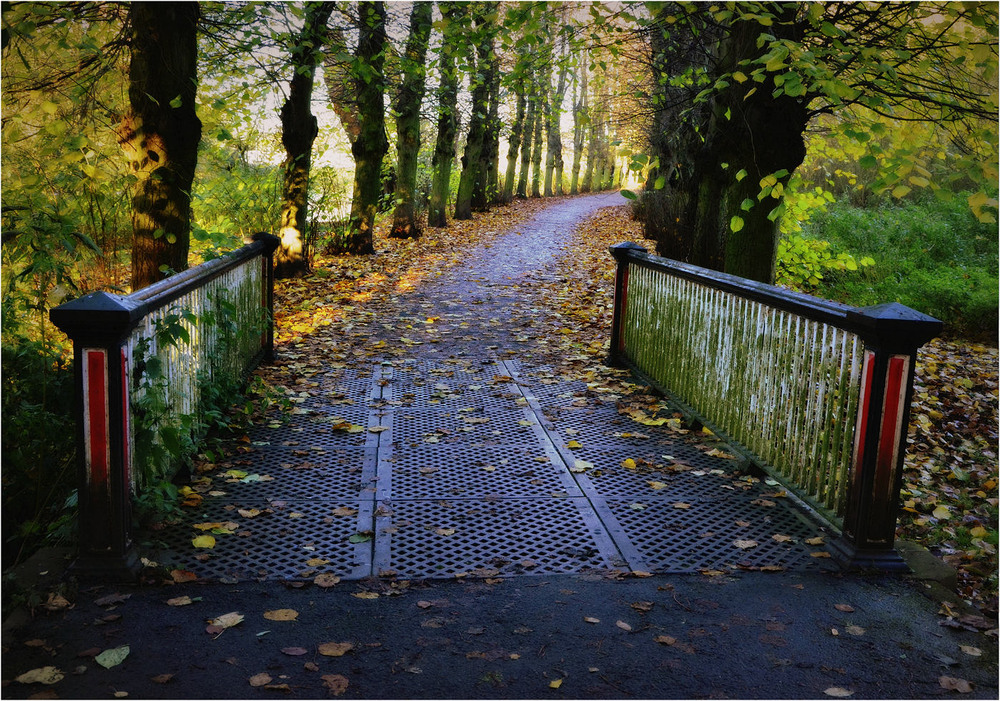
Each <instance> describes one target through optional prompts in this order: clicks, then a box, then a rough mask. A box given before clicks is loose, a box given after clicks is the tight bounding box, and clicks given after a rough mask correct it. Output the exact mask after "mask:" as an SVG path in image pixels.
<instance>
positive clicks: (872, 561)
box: [831, 302, 942, 570]
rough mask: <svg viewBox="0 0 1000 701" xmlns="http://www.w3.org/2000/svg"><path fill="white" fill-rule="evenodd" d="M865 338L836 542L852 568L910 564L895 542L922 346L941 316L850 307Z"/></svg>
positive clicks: (897, 567)
mask: <svg viewBox="0 0 1000 701" xmlns="http://www.w3.org/2000/svg"><path fill="white" fill-rule="evenodd" d="M848 318H849V320H851V321H853V322H855V323H857V324H858V325H859V326H860V327H861V328H862V331H861V336H862V339H863V340H864V343H865V358H864V366H863V368H862V378H861V397H860V401H859V402H858V416H857V423H856V426H855V436H854V441H855V443H854V459H853V462H852V465H851V471H850V477H849V479H848V482H849V483H848V491H847V505H846V510H845V514H844V523H843V529H842V535H841V537H840V539H839V540H837V541H835V542H834V543H831V545H832V549H833V551H834V554H835V555H836V556H837V557H838V559H839V560H840V561H841V564H844V565H847V566H849V567H862V568H876V569H882V570H905V569H906V564H905V563H904V562H903V560H902V558H901V557H900V556H899V555H898V554H897V553H896V551H895V550H894V549H893V543H894V540H895V533H896V518H897V512H898V509H899V491H900V489H901V488H902V482H903V461H904V457H905V455H906V434H907V429H908V427H909V418H910V402H911V400H912V396H913V375H914V364H915V360H916V355H917V349H918V348H920V346H922V345H923V344H924V343H926V342H927V341H929V340H931V339H932V338H934V337H935V336H936V335H937V334H938V333H939V332H940V331H941V327H942V323H941V322H940V321H938V320H937V319H934V318H933V317H930V316H927V315H926V314H921V313H920V312H918V311H916V310H913V309H910V308H909V307H906V306H903V305H902V304H898V303H895V302H893V303H890V304H880V305H877V306H874V307H866V308H864V309H858V310H853V311H851V312H848Z"/></svg>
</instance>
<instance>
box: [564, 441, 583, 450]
mask: <svg viewBox="0 0 1000 701" xmlns="http://www.w3.org/2000/svg"><path fill="white" fill-rule="evenodd" d="M566 447H567V448H582V447H583V443H581V442H580V441H570V442H569V443H567V444H566Z"/></svg>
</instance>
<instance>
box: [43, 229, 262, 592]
mask: <svg viewBox="0 0 1000 701" xmlns="http://www.w3.org/2000/svg"><path fill="white" fill-rule="evenodd" d="M278 243H279V242H278V239H277V238H276V237H274V236H271V235H268V234H258V235H256V236H255V237H254V241H253V242H252V243H249V244H247V245H246V246H243V247H242V248H240V249H238V250H236V251H233V252H231V253H229V254H226V255H225V256H222V257H221V258H218V259H215V260H211V261H208V262H205V263H203V264H201V265H198V266H196V267H193V268H190V269H189V270H186V271H184V272H181V273H178V274H176V275H172V276H170V277H168V278H166V279H164V280H161V281H159V282H157V283H155V284H153V285H150V286H149V287H146V288H144V289H142V290H138V291H136V292H134V293H132V294H130V295H114V294H109V293H107V292H104V291H98V292H93V293H90V294H88V295H85V296H84V297H80V298H79V299H75V300H72V301H70V302H67V303H66V304H63V305H60V306H59V307H56V308H55V309H52V310H51V311H50V312H49V318H50V319H51V321H52V323H53V324H55V325H56V326H57V327H58V328H59V329H61V330H62V331H63V332H65V333H66V335H67V336H69V337H70V339H71V340H72V341H73V355H74V367H75V375H76V387H77V391H76V414H77V430H76V432H77V446H78V449H77V460H78V464H79V474H80V478H79V479H80V486H79V490H78V495H79V499H78V504H79V524H80V526H79V528H80V556H79V558H78V560H77V563H76V566H75V570H76V572H77V573H78V574H79V575H81V576H99V577H101V578H104V579H108V578H117V579H124V580H128V579H132V578H133V577H134V574H135V572H136V570H137V563H138V556H137V554H136V551H135V547H134V544H133V541H132V496H133V492H134V490H135V486H136V483H137V476H136V474H135V473H136V470H135V469H133V462H134V458H135V454H134V453H135V450H134V447H135V446H134V441H133V433H134V430H135V427H134V425H133V421H132V410H133V407H134V405H135V403H136V401H137V398H139V397H142V396H143V395H144V393H145V392H147V391H149V384H148V383H143V382H142V378H143V376H144V375H145V374H148V373H147V357H146V353H147V352H149V353H152V354H154V355H156V356H157V357H159V359H160V366H161V367H165V369H166V373H165V378H164V379H163V380H161V384H162V385H164V387H163V389H162V391H163V392H164V394H165V400H164V401H165V402H166V404H167V405H169V411H170V412H172V414H171V416H173V419H174V420H176V419H178V418H179V417H178V416H176V415H178V414H190V413H192V412H195V413H197V412H199V410H200V406H201V389H200V385H199V383H200V382H203V381H206V380H207V379H210V378H213V377H216V375H215V374H213V372H214V371H213V369H216V370H215V372H218V371H221V372H226V373H230V374H231V373H232V372H234V371H235V372H240V373H246V372H249V371H250V370H252V369H253V367H255V366H256V365H257V364H258V363H260V362H262V361H264V362H267V361H269V360H271V359H272V358H273V352H274V326H273V308H274V306H273V305H274V296H273V285H274V272H273V271H274V262H273V257H274V251H275V250H276V248H277V246H278ZM216 288H218V289H216ZM230 288H233V289H230ZM227 294H235V295H236V297H237V299H238V301H240V302H242V307H239V308H235V312H236V315H237V318H236V319H235V320H233V321H235V322H236V323H239V322H244V323H245V322H246V321H247V320H248V319H250V318H251V317H255V318H257V319H258V320H264V321H265V323H264V324H263V326H262V327H261V328H260V333H259V334H258V333H257V332H256V331H254V333H253V335H247V334H244V337H243V338H241V339H239V341H238V342H233V340H232V339H231V338H229V336H227V334H225V333H221V332H219V331H218V330H217V329H214V328H212V327H211V325H209V324H199V327H198V328H197V329H195V328H193V327H192V328H190V329H189V330H187V331H186V332H185V334H184V335H183V336H182V337H181V338H179V339H178V338H171V339H166V340H164V342H162V343H161V338H160V336H161V333H160V331H161V329H160V325H161V324H162V323H163V322H176V321H177V320H178V319H181V320H182V319H184V317H185V314H187V313H189V312H199V313H204V312H206V311H210V305H212V304H215V305H216V306H218V304H219V300H220V298H221V297H223V296H225V295H227ZM185 305H186V306H185ZM189 326H190V325H189ZM255 328H256V327H255ZM220 344H223V345H220ZM182 346H183V347H182ZM223 350H225V351H226V352H225V353H224V352H222V351H223Z"/></svg>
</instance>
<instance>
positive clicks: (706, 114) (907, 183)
mask: <svg viewBox="0 0 1000 701" xmlns="http://www.w3.org/2000/svg"><path fill="white" fill-rule="evenodd" d="M996 14H997V13H996V7H995V6H991V5H985V4H972V5H955V4H952V3H903V4H894V5H884V4H876V5H865V4H858V3H850V4H841V3H828V4H826V3H812V4H809V5H791V4H781V3H770V2H768V3H741V4H739V5H736V6H734V7H732V8H719V7H714V6H712V7H709V6H701V5H699V6H688V7H685V8H679V7H674V6H662V7H661V9H660V11H659V13H658V14H657V16H656V22H655V23H654V26H655V27H656V31H658V32H662V33H663V35H664V38H663V39H658V40H657V44H658V48H655V47H654V50H657V51H660V52H663V51H666V52H667V53H666V54H665V55H664V56H662V57H660V58H659V59H657V58H654V66H659V67H660V68H659V69H658V79H659V80H658V82H659V83H660V85H661V86H664V85H666V86H668V87H667V88H664V89H663V90H661V97H663V98H664V99H662V100H661V104H660V110H661V112H663V114H661V115H660V118H659V125H660V127H659V128H660V129H662V128H663V125H664V123H665V122H671V123H672V124H673V125H674V127H675V133H677V131H678V130H684V131H685V132H686V133H687V134H690V132H691V131H695V132H697V137H694V136H689V135H688V136H680V137H679V138H676V139H674V140H673V143H672V144H669V146H670V148H669V149H668V150H666V151H663V150H662V148H663V146H664V143H663V142H662V141H661V142H660V149H661V150H660V151H659V152H658V153H656V155H657V156H658V157H659V162H660V167H661V169H662V172H659V174H658V177H657V178H656V180H654V184H655V182H656V181H659V182H660V184H661V185H662V189H661V190H655V189H654V191H653V192H654V194H653V196H652V198H651V200H652V201H654V202H655V200H657V199H661V201H664V200H665V201H667V202H674V203H679V205H675V206H673V207H671V206H670V205H667V206H663V205H654V206H650V207H647V208H646V211H647V231H649V234H650V235H652V236H655V237H656V239H657V240H658V241H659V242H661V243H660V244H658V250H660V251H661V252H665V251H685V250H686V251H687V257H688V259H689V260H690V261H691V262H694V263H696V264H701V265H707V266H709V267H717V268H722V269H724V270H726V271H727V272H731V273H734V274H737V275H741V276H743V277H748V278H751V279H755V280H762V281H765V282H769V281H771V280H772V279H773V266H774V254H775V248H776V240H777V234H778V229H777V220H778V219H779V218H780V216H781V214H782V211H783V208H784V194H785V191H786V189H787V186H788V183H789V181H790V178H791V176H792V174H793V173H794V171H795V169H796V168H797V167H798V166H799V164H800V163H801V162H802V159H803V158H804V157H805V154H806V147H805V142H804V133H805V130H806V128H807V126H808V125H809V124H810V123H811V122H812V121H813V120H814V119H815V118H816V117H818V116H820V115H826V114H836V115H837V117H838V120H839V124H840V127H839V128H840V131H841V133H842V135H843V137H844V138H847V139H855V140H859V141H866V142H873V140H872V135H873V132H872V130H873V128H874V127H875V125H876V123H877V121H876V120H872V119H871V115H872V114H875V115H882V116H884V117H888V118H891V119H894V120H900V121H902V122H907V121H931V122H935V123H937V124H939V125H942V126H943V127H945V128H947V129H948V131H949V132H950V133H951V134H952V137H953V138H952V145H953V148H954V149H955V150H958V151H961V150H963V149H968V150H969V156H970V157H969V158H967V159H966V160H967V162H968V163H969V165H972V163H973V162H975V161H979V162H980V163H985V164H986V165H985V168H986V169H985V171H984V170H983V168H978V169H976V170H978V171H979V173H992V174H993V175H992V176H988V177H992V180H993V181H995V173H996V167H995V163H996V158H995V146H994V147H992V151H993V152H992V153H990V154H986V153H975V151H976V150H977V149H976V147H975V146H972V147H971V149H970V146H971V145H972V144H975V143H976V142H978V143H979V144H981V145H986V148H987V149H990V148H991V146H990V145H991V144H992V145H995V144H996V104H995V97H991V96H994V95H995V85H994V83H995V77H996V65H997V49H996V36H995V35H996V27H997V21H996ZM685 84H686V85H685ZM676 85H685V87H686V89H687V90H688V91H695V92H696V93H697V94H696V95H695V96H694V98H693V100H692V101H691V102H687V103H685V102H682V101H677V100H672V99H670V97H672V96H674V97H675V96H676V94H675V93H676V92H677V91H675V90H673V89H672V88H673V87H674V86H676ZM988 86H989V87H988ZM692 106H693V107H694V109H691V107H692ZM973 134H975V135H976V137H975V138H969V137H970V135H973ZM873 145H874V143H873ZM881 155H884V154H879V153H874V152H873V153H870V154H868V155H867V156H866V158H865V160H866V161H867V162H868V163H869V164H870V165H871V166H872V167H876V166H877V165H878V163H879V160H880V159H879V156H881ZM991 163H992V164H993V165H990V164H991ZM674 164H679V166H677V167H675V165H674ZM894 170H895V172H893V173H888V174H886V177H885V178H884V181H883V185H882V187H883V188H884V189H885V190H886V191H892V192H894V193H896V196H904V195H905V194H906V193H907V192H908V191H909V190H910V189H911V187H914V186H916V187H931V188H933V187H934V186H935V185H938V184H937V183H933V182H932V181H931V179H930V178H927V177H926V176H925V175H923V174H921V173H920V172H919V171H914V164H913V163H912V162H911V163H910V164H908V166H907V164H906V163H905V159H904V161H903V162H899V163H897V167H896V168H895V169H894ZM970 170H971V169H970ZM966 172H969V171H966ZM971 172H973V173H974V172H975V170H972V171H971ZM976 202H977V203H981V204H982V205H984V206H985V205H988V204H989V199H988V197H987V196H986V195H985V194H984V195H982V196H981V197H979V198H978V199H977V200H976ZM678 207H682V209H680V208H678ZM993 207H994V208H995V204H994V205H993ZM664 211H666V212H667V214H668V216H661V217H660V219H659V221H656V222H653V226H650V225H649V224H650V213H652V214H656V213H660V214H661V215H662V214H663V213H664Z"/></svg>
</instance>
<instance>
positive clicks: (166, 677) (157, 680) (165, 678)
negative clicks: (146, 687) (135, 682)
mask: <svg viewBox="0 0 1000 701" xmlns="http://www.w3.org/2000/svg"><path fill="white" fill-rule="evenodd" d="M173 678H174V675H173V674H172V673H167V674H157V675H156V676H155V677H150V678H149V681H151V682H153V683H154V684H166V683H167V682H169V681H170V680H171V679H173Z"/></svg>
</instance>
